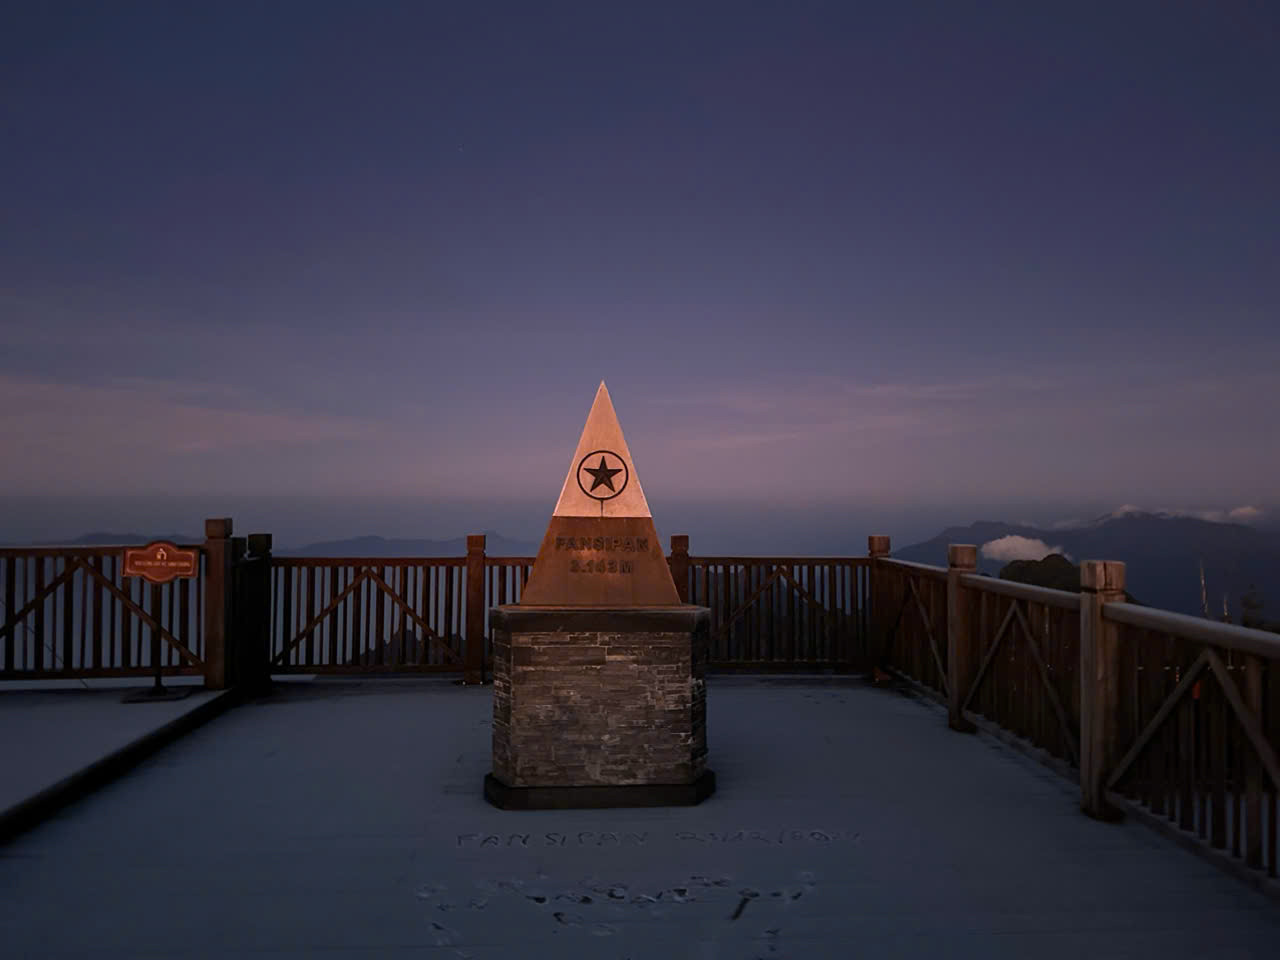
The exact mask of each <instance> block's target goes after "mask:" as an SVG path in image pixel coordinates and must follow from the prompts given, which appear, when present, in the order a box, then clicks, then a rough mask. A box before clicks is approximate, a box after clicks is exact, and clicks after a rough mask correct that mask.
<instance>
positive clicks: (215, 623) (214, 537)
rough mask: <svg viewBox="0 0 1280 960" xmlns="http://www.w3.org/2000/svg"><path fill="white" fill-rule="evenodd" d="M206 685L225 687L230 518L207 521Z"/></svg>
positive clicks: (205, 588) (229, 608)
mask: <svg viewBox="0 0 1280 960" xmlns="http://www.w3.org/2000/svg"><path fill="white" fill-rule="evenodd" d="M204 552H205V572H204V685H205V687H206V688H207V689H209V690H224V689H226V686H227V683H228V680H229V677H228V671H227V625H228V622H229V621H230V619H231V618H230V612H231V518H230V517H217V518H210V519H208V520H205V522H204Z"/></svg>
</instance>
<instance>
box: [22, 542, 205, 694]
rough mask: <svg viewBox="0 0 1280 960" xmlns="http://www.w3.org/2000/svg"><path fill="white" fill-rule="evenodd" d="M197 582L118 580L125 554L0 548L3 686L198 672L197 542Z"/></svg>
mask: <svg viewBox="0 0 1280 960" xmlns="http://www.w3.org/2000/svg"><path fill="white" fill-rule="evenodd" d="M186 547H187V549H191V550H197V551H199V552H200V570H199V574H198V576H197V577H196V578H195V579H181V580H174V581H172V582H170V583H165V584H151V583H145V582H143V581H141V580H138V579H135V578H133V577H123V576H122V575H121V569H122V562H123V554H124V548H123V547H32V548H27V547H19V548H10V547H6V548H0V601H2V602H3V604H4V606H3V609H2V610H0V680H49V679H69V678H77V677H129V676H153V675H155V674H156V673H157V670H158V672H159V673H160V674H161V675H164V676H174V675H200V674H203V673H204V668H205V664H204V656H205V634H204V580H205V577H206V573H207V563H206V554H205V551H204V545H203V544H188V545H186Z"/></svg>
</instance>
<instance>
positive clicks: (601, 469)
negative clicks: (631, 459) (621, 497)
mask: <svg viewBox="0 0 1280 960" xmlns="http://www.w3.org/2000/svg"><path fill="white" fill-rule="evenodd" d="M582 469H583V470H585V471H587V473H589V474H591V476H593V477H595V478H596V479H595V482H594V483H592V484H591V490H595V488H596V487H608V488H609V489H610V490H613V475H614V474H615V473H621V472H622V470H621V468H619V469H617V470H610V469H609V468H608V467H607V466H605V462H604V457H601V458H600V466H598V467H583V468H582ZM591 490H588V491H587V492H588V493H590V492H591ZM602 509H603V508H602Z"/></svg>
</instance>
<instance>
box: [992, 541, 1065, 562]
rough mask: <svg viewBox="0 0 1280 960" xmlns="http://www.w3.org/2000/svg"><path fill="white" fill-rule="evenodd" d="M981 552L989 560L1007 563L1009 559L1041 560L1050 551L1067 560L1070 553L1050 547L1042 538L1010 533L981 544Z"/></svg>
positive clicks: (1059, 548)
mask: <svg viewBox="0 0 1280 960" xmlns="http://www.w3.org/2000/svg"><path fill="white" fill-rule="evenodd" d="M981 553H982V555H983V556H984V557H986V558H987V559H989V560H998V561H999V562H1001V563H1008V562H1009V561H1011V560H1043V559H1044V558H1045V557H1047V556H1049V554H1051V553H1060V554H1062V555H1063V556H1064V557H1066V558H1067V559H1068V560H1070V559H1071V557H1070V555H1068V554H1067V553H1066V551H1064V550H1063V549H1062V548H1061V547H1051V546H1049V545H1048V544H1047V543H1045V542H1044V541H1043V540H1036V539H1033V538H1031V537H1020V536H1017V535H1015V534H1010V535H1009V536H1007V537H1000V538H998V539H996V540H989V541H987V542H986V543H984V544H983V545H982V550H981Z"/></svg>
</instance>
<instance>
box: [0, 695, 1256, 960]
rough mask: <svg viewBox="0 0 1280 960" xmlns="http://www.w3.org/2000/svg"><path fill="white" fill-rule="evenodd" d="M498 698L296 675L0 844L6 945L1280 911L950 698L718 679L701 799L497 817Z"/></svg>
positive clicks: (1021, 952) (396, 940)
mask: <svg viewBox="0 0 1280 960" xmlns="http://www.w3.org/2000/svg"><path fill="white" fill-rule="evenodd" d="M489 709H490V690H489V688H487V687H486V688H464V687H458V686H454V685H452V684H451V683H449V682H447V681H425V682H393V683H386V682H363V683H361V682H345V683H344V682H328V683H325V682H315V683H311V684H297V683H295V684H291V685H287V686H282V688H281V690H280V691H279V692H278V693H277V694H276V695H275V696H274V697H272V698H271V699H269V700H266V701H263V702H260V703H255V704H250V705H247V706H243V707H239V708H236V709H234V710H232V711H231V712H229V713H228V714H226V715H224V716H222V717H220V718H218V719H216V720H214V721H213V722H211V723H210V724H209V725H208V726H205V727H203V728H201V729H199V730H197V731H196V732H195V733H193V734H191V735H190V736H188V737H186V738H185V739H184V740H182V741H181V742H179V743H177V744H176V745H174V746H172V747H170V748H168V749H166V750H165V751H163V752H162V753H160V754H158V755H157V756H156V757H155V758H154V759H153V760H151V761H149V762H148V763H146V764H145V765H143V766H142V767H140V768H139V769H138V770H136V771H135V772H134V773H132V774H130V775H129V776H127V777H126V778H124V779H123V780H121V781H119V782H117V783H116V784H114V785H112V786H110V787H108V788H106V789H104V790H102V791H101V792H99V793H97V794H95V795H94V796H93V797H91V798H89V799H88V800H86V801H84V802H82V803H80V804H77V805H75V806H74V807H72V808H69V809H68V810H67V811H65V812H64V813H63V815H62V816H60V817H59V818H57V819H55V820H53V821H51V822H49V823H47V824H45V825H43V826H41V827H39V828H37V829H36V830H35V831H33V832H31V833H29V834H27V835H25V836H23V837H21V838H20V839H19V840H17V841H16V842H15V843H14V844H12V845H11V846H9V847H7V848H0V944H3V950H0V952H3V953H4V955H5V956H6V957H9V956H12V957H28V956H31V957H42V956H49V957H53V956H59V957H61V956H84V957H159V956H173V957H197V956H199V957H245V956H248V957H255V958H268V957H270V958H276V957H304V956H306V957H316V956H319V957H332V958H348V957H384V956H388V957H408V956H425V957H440V958H468V957H474V958H477V960H480V958H502V960H524V958H542V957H545V958H576V957H605V958H628V957H630V958H636V960H638V958H661V960H677V958H685V957H689V958H713V957H715V958H719V957H724V958H753V957H763V958H781V957H792V958H803V957H882V956H893V957H897V956H911V957H939V958H941V957H948V958H949V957H983V958H987V957H1035V958H1037V960H1040V958H1046V957H1058V956H1061V957H1071V958H1072V960H1079V958H1080V957H1090V958H1094V957H1109V956H1132V957H1149V956H1159V957H1204V956H1212V957H1214V958H1215V960H1217V958H1225V957H1246V956H1252V957H1268V958H1270V957H1274V956H1276V953H1275V951H1276V944H1277V943H1280V910H1277V909H1276V908H1275V907H1274V906H1273V905H1272V904H1271V902H1270V901H1268V900H1265V899H1264V898H1262V897H1261V896H1260V895H1258V894H1256V893H1254V892H1252V891H1251V890H1249V889H1248V888H1247V887H1245V886H1243V885H1242V884H1241V883H1239V882H1238V881H1236V880H1234V879H1232V878H1230V877H1228V876H1225V875H1223V874H1221V873H1219V872H1217V871H1216V870H1215V869H1213V868H1212V867H1210V866H1209V865H1207V864H1206V863H1204V862H1203V861H1201V860H1199V859H1197V858H1196V857H1194V856H1192V855H1191V854H1189V853H1187V852H1185V851H1183V850H1181V849H1179V848H1178V847H1176V846H1174V845H1172V844H1170V843H1168V842H1167V841H1165V840H1163V839H1161V838H1160V837H1158V836H1157V835H1156V834H1154V833H1152V832H1150V831H1148V830H1147V829H1145V828H1143V827H1142V826H1140V825H1136V824H1125V825H1120V826H1115V825H1105V824H1100V823H1096V822H1094V821H1091V820H1089V819H1087V818H1086V817H1084V816H1082V815H1081V814H1080V813H1079V812H1078V808H1077V797H1076V793H1075V791H1074V790H1073V789H1072V788H1071V786H1070V784H1067V783H1065V782H1064V781H1062V780H1060V779H1058V778H1057V777H1056V776H1055V775H1054V774H1052V773H1050V772H1049V771H1047V770H1045V769H1044V768H1042V767H1040V766H1038V765H1036V764H1034V763H1032V762H1030V761H1028V760H1025V759H1024V758H1023V757H1021V756H1020V755H1018V754H1015V753H1013V752H1010V751H1009V750H1007V749H1006V748H1004V747H1003V746H1000V745H998V744H996V743H995V742H993V741H991V740H989V739H986V738H983V737H976V736H963V735H960V734H956V733H952V732H950V731H948V730H947V728H946V724H945V717H944V716H943V715H942V714H941V713H940V712H939V711H938V710H937V709H936V708H934V707H932V706H930V705H926V704H923V703H920V702H917V701H914V700H910V699H907V698H905V697H902V696H900V695H898V694H895V693H892V692H888V691H884V690H877V689H872V688H868V687H865V686H861V685H858V684H857V683H855V682H838V683H833V682H817V681H815V682H812V683H796V682H794V681H791V682H786V681H781V680H769V681H762V680H753V679H726V678H715V679H714V680H713V682H712V685H711V688H710V692H709V695H708V710H709V724H710V726H709V737H710V751H711V752H710V756H711V760H712V767H713V768H714V769H715V770H716V773H717V776H718V779H719V789H718V791H717V793H716V794H715V795H714V796H713V797H712V798H711V799H709V800H708V801H706V802H705V803H704V804H702V805H700V806H698V807H688V808H666V809H638V810H598V811H529V812H510V811H501V810H496V809H494V808H492V807H489V806H488V805H487V804H485V802H484V800H483V799H482V797H481V780H482V778H483V775H484V774H485V772H486V771H487V770H488V766H489V764H488V759H489Z"/></svg>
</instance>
